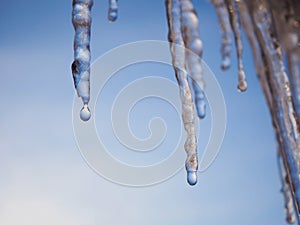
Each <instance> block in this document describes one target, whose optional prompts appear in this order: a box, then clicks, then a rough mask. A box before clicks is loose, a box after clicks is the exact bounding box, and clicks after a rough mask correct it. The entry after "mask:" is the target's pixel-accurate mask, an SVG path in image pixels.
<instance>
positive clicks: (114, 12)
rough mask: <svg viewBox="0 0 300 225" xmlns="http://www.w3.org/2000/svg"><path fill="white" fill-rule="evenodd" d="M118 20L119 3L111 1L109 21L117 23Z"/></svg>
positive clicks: (115, 0) (114, 0)
mask: <svg viewBox="0 0 300 225" xmlns="http://www.w3.org/2000/svg"><path fill="white" fill-rule="evenodd" d="M117 18H118V1H117V0H109V9H108V20H109V21H110V22H115V21H116V20H117Z"/></svg>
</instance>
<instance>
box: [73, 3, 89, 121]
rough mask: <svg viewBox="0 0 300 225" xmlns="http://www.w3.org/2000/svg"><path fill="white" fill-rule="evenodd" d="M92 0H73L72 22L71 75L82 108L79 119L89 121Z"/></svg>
mask: <svg viewBox="0 0 300 225" xmlns="http://www.w3.org/2000/svg"><path fill="white" fill-rule="evenodd" d="M92 6H93V0H73V11H72V22H73V26H74V29H75V38H74V62H73V64H72V74H73V79H74V85H75V88H76V90H77V94H78V96H79V97H81V99H82V101H83V104H84V107H83V108H82V110H81V113H80V116H81V119H82V120H84V121H87V120H89V119H90V116H91V114H90V112H89V108H88V103H89V100H90V61H91V53H90V32H91V20H92V19H91V15H90V12H91V8H92Z"/></svg>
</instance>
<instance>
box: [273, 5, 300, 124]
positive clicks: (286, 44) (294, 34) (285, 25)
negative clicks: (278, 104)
mask: <svg viewBox="0 0 300 225" xmlns="http://www.w3.org/2000/svg"><path fill="white" fill-rule="evenodd" d="M270 5H271V9H272V14H273V18H276V19H274V25H275V29H276V34H277V36H278V39H279V41H280V43H281V46H282V48H283V50H284V51H285V53H286V56H287V64H288V71H289V78H290V81H291V91H292V93H293V94H292V98H293V104H294V107H295V111H296V114H297V119H298V124H299V125H300V72H299V63H300V61H299V57H300V50H299V35H300V32H299V30H300V26H299V21H298V20H297V15H295V12H298V13H299V11H297V9H300V8H299V7H300V4H299V3H298V2H295V1H289V0H288V1H277V0H270ZM298 16H299V15H298Z"/></svg>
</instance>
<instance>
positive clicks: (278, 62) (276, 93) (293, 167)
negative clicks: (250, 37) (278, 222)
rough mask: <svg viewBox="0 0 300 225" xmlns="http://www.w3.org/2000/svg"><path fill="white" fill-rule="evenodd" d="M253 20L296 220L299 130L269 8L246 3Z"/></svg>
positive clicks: (299, 184)
mask: <svg viewBox="0 0 300 225" xmlns="http://www.w3.org/2000/svg"><path fill="white" fill-rule="evenodd" d="M248 4H249V6H250V7H249V8H250V9H251V14H252V16H253V21H254V23H253V24H254V26H255V32H256V34H257V37H258V41H259V44H260V47H261V49H262V54H263V55H264V59H265V60H264V63H265V67H266V71H267V74H266V75H267V80H268V82H269V87H270V90H271V93H272V106H273V110H271V113H272V117H273V118H274V119H273V124H274V121H275V124H274V125H275V130H276V129H277V130H278V132H279V134H280V140H281V142H282V146H280V147H281V155H282V158H283V162H284V165H285V168H286V173H287V176H288V181H289V184H290V188H291V189H292V190H293V192H292V193H293V199H294V205H295V207H296V209H297V215H298V216H297V219H299V200H300V182H299V145H298V140H299V139H298V135H299V134H298V126H297V123H296V120H295V117H294V108H293V105H292V102H291V92H290V85H289V81H288V77H287V75H286V73H285V70H284V66H283V62H282V56H281V51H280V47H279V45H278V43H277V41H276V36H275V34H274V30H273V27H272V25H273V24H272V21H271V17H270V14H269V11H268V8H267V7H268V6H267V5H266V4H265V3H264V2H263V1H259V0H254V1H251V2H248Z"/></svg>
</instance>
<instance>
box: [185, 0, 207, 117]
mask: <svg viewBox="0 0 300 225" xmlns="http://www.w3.org/2000/svg"><path fill="white" fill-rule="evenodd" d="M180 9H181V32H182V38H183V41H184V44H185V47H186V48H187V49H188V50H189V51H186V62H187V66H188V72H189V74H190V75H191V77H192V84H193V89H194V93H195V105H196V109H197V113H198V117H199V118H201V119H202V118H204V117H205V111H206V104H205V100H204V92H203V90H204V88H205V87H204V86H205V84H204V80H203V76H202V66H201V57H202V41H201V40H200V37H199V32H198V18H197V14H196V12H195V10H194V7H193V4H192V3H191V1H190V0H180ZM193 53H194V54H193ZM198 84H199V85H200V86H199V85H198Z"/></svg>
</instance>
